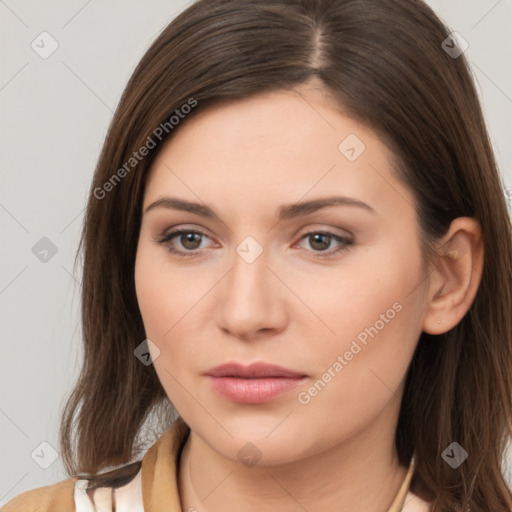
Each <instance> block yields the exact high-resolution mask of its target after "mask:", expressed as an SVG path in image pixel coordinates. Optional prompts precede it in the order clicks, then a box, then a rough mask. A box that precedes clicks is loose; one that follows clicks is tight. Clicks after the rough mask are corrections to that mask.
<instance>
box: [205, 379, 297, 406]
mask: <svg viewBox="0 0 512 512" xmlns="http://www.w3.org/2000/svg"><path fill="white" fill-rule="evenodd" d="M209 378H210V381H211V383H212V386H213V388H214V389H215V390H216V391H217V392H218V393H220V394H221V395H222V396H224V397H225V398H228V399H229V400H232V401H233V402H237V403H239V404H262V403H265V402H269V401H270V400H273V399H274V398H277V397H278V396H279V395H282V394H283V393H286V392H287V391H290V390H292V389H294V388H296V387H297V386H298V385H299V384H301V383H302V382H304V381H305V380H306V378H307V377H294V378H292V377H265V378H261V379H242V378H238V377H209Z"/></svg>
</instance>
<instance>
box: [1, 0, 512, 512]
mask: <svg viewBox="0 0 512 512" xmlns="http://www.w3.org/2000/svg"><path fill="white" fill-rule="evenodd" d="M411 35H414V37H411ZM511 242H512V240H511V225H510V219H509V217H508V214H507V210H506V204H505V198H504V194H503V189H502V186H501V182H500V177H499V174H498V171H497V168H496V163H495V160H494V157H493V153H492V150H491V146H490V143H489V140H488V136H487V132H486V129H485V125H484V121H483V116H482V112H481V108H480V105H479V103H478V99H477V95H476V93H475V88H474V85H473V83H472V80H471V78H470V74H469V72H468V67H467V63H466V61H465V59H464V55H463V54H462V48H461V46H460V43H459V42H458V41H457V39H456V37H455V36H453V35H452V34H450V31H449V30H448V29H447V28H446V27H444V26H443V25H442V23H441V22H440V21H439V19H438V18H437V17H436V16H435V15H434V13H433V12H432V11H431V9H430V8H428V7H427V6H426V5H425V4H424V3H422V2H421V1H419V0H412V1H411V0H351V1H350V0H327V1H320V0H316V1H314V0H302V1H301V0H294V1H277V2H266V1H264V0H256V1H250V2H249V1H245V0H244V1H237V2H232V1H227V0H215V1H206V0H200V1H198V2H196V3H194V4H193V5H191V6H190V7H189V8H188V9H187V10H186V11H184V12H183V13H182V14H181V15H180V16H178V17H177V18H176V19H175V20H174V21H173V22H172V23H171V24H170V25H169V26H168V27H167V28H166V29H165V30H164V31H163V32H162V34H161V35H160V36H159V37H158V38H157V40H156V41H155V42H154V44H153V45H152V46H151V48H150V49H149V50H148V51H147V53H146V54H145V55H144V57H143V58H142V60H141V62H140V64H139V65H138V67H137V69H136V70H135V72H134V74H133V76H132V77H131V79H130V81H129V83H128V85H127V87H126V90H125V92H124V94H123V97H122V99H121V101H120V104H119V107H118V109H117V111H116V114H115V116H114V119H113V121H112V124H111V128H110V130H109V133H108V136H107V139H106V141H105V145H104V148H103V151H102V154H101V157H100V161H99V163H98V167H97V169H96V173H95V176H94V180H93V185H92V188H91V194H90V200H89V203H88V209H87V217H86V222H85V226H84V231H83V237H82V243H81V248H83V250H84V252H83V257H84V261H83V263H84V269H83V296H82V299H83V311H82V313H83V333H84V349H85V356H84V365H83V369H82V373H81V376H80V379H79V381H78V383H77V385H76V387H75V389H74V391H73V394H72V395H71V397H70V399H69V401H68V404H67V407H66V409H65V411H64V414H63V422H62V429H61V452H62V456H63V458H64V461H65V464H66V468H67V471H68V473H69V475H73V476H70V478H69V479H67V480H65V481H62V482H59V483H56V484H54V485H52V486H48V487H44V488H40V489H36V490H32V491H28V492H26V493H23V494H22V495H20V496H19V497H17V498H15V499H14V500H12V501H11V502H10V503H9V504H8V505H7V506H6V507H5V510H6V512H10V511H12V510H45V511H46V510H48V511H50V510H51V511H57V510H79V511H85V510H94V507H93V504H92V503H93V502H95V504H96V506H98V508H99V509H100V510H103V511H105V510H116V511H117V512H119V511H124V510H138V511H139V510H145V511H151V512H155V511H161V510H188V511H194V510H197V511H217V510H241V511H249V510H250V511H252V510H259V511H265V510H309V511H313V510H344V511H345V512H351V511H361V510H365V511H375V512H377V511H388V512H397V511H399V510H404V511H407V512H410V511H420V510H422V511H426V510H430V511H434V512H440V511H454V510H460V511H466V510H468V511H469V510H472V511H476V510H478V511H493V512H497V511H510V510H512V495H511V491H510V489H509V488H508V486H507V482H506V481H505V479H504V476H503V473H502V468H501V464H502V461H503V454H504V447H505V442H506V440H507V437H506V436H507V435H509V434H510V418H511V412H512V396H511V394H512V382H511V374H510V369H511V367H512V351H511V343H510V342H511V337H512V324H511V318H510V311H511V306H512V297H511V293H510V289H511V286H510V285H511V284H512V266H511V261H512V243H511ZM171 404H172V405H171ZM176 412H177V419H175V418H176ZM151 428H154V432H153V433H154V434H156V436H157V437H158V440H156V441H155V442H154V443H153V444H152V446H151V447H150V449H149V450H148V451H147V452H146V453H145V455H144V457H143V458H142V461H141V460H140V457H137V453H138V451H139V450H141V449H142V448H141V447H143V446H144V436H146V440H147V436H149V435H150V432H151ZM107 468H115V469H113V470H111V471H109V472H105V470H106V469H107Z"/></svg>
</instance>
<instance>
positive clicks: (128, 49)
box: [0, 0, 512, 506]
mask: <svg viewBox="0 0 512 512" xmlns="http://www.w3.org/2000/svg"><path fill="white" fill-rule="evenodd" d="M428 3H429V4H430V5H431V6H432V7H433V8H434V9H435V10H436V12H437V13H438V14H439V15H440V16H441V17H442V18H443V19H444V20H445V22H447V23H448V24H449V25H450V26H451V27H452V29H453V30H456V31H457V32H459V33H460V34H461V35H462V36H463V37H464V39H466V40H467V41H468V43H469V48H468V49H467V51H466V55H467V56H468V57H469V61H470V63H471V66H472V69H473V72H474V75H475V78H476V80H477V84H478V88H479V92H480V95H481V99H482V102H483V105H484V109H485V113H486V117H487V122H488V127H489V131H490V134H491V138H492V142H493V145H494V148H495V151H496V156H497V159H498V163H499V165H500V169H501V171H502V175H503V179H504V182H505V184H506V186H507V196H508V197H509V198H512V173H511V172H512V171H511V166H512V145H511V144H510V140H509V138H510V135H509V133H510V126H512V68H511V66H510V62H512V44H511V39H512V37H511V30H510V27H512V0H500V1H496V0H473V1H467V0H449V1H448V0H447V1H441V0H430V1H429V2H428ZM187 5H188V2H183V1H177V0H173V1H167V2H158V1H155V0H153V1H145V2H142V1H141V0H138V1H130V2H127V1H125V2H122V1H121V0H116V1H114V0H109V1H103V2H100V1H99V0H89V1H68V2H57V1H46V2H37V1H35V0H34V1H25V0H6V1H2V0H0V16H1V22H2V29H1V31H0V38H1V52H2V54H1V57H0V62H1V63H2V68H1V71H0V108H1V112H2V124H1V126H0V130H1V132H0V140H1V144H2V151H1V152H0V158H1V165H0V169H1V173H2V188H1V192H0V223H1V233H2V238H3V240H2V253H1V257H2V260H1V261H2V263H1V273H0V308H1V309H0V311H1V315H2V323H1V326H2V338H1V343H2V346H1V351H2V352H1V353H2V358H1V367H0V379H1V386H2V387H1V389H2V394H1V400H0V429H1V433H2V435H1V438H0V439H1V472H0V506H1V505H3V504H5V503H6V502H7V501H9V500H10V499H11V498H13V497H14V496H16V495H17V494H19V493H20V492H22V491H25V490H27V489H32V488H35V487H40V486H42V485H48V484H52V483H55V482H57V481H60V480H63V479H64V478H66V475H65V473H64V471H63V467H62V464H61V460H60V458H58V453H56V452H54V450H57V448H58V441H57V439H58V438H57V433H58V421H59V413H60V410H61V407H62V406H63V404H64V398H65V395H66V394H67V393H68V391H69V389H70V387H71V385H72V383H73V381H74V379H75V377H76V375H77V373H78V368H79V364H80V356H81V347H80V325H79V314H78V312H79V304H80V300H79V295H78V281H79V279H80V276H73V274H72V268H73V258H74V254H75V251H76V247H77V243H78V239H79V232H80V227H81V223H82V220H83V211H84V207H85V201H86V195H87V191H88V187H89V184H90V181H91V177H92V173H93V170H94V167H95V164H96V161H97V158H98V155H99V151H100V148H101V144H102V142H103V139H104V136H105V134H106V130H107V127H108V124H109V122H110V120H111V117H112V113H113V110H114V108H115V106H116V104H117V102H118V101H119V98H120V96H121V93H122V90H123V88H124V86H125V84H126V81H127V80H128V78H129V76H130V74H131V72H132V71H133V69H134V67H135V66H136V64H137V62H138V61H139V59H140V58H141V57H142V55H143V53H144V52H145V50H146V49H147V48H148V46H149V44H150V43H151V42H152V41H153V40H154V38H155V37H156V36H157V35H158V33H159V32H160V30H161V29H162V28H163V27H164V26H165V25H166V24H167V23H168V22H169V21H170V20H171V19H172V18H173V17H175V16H176V14H177V13H179V12H181V11H182V10H183V9H184V8H185V7H186V6H187ZM43 31H47V32H48V33H49V34H51V36H52V37H53V38H54V39H55V40H56V41H57V43H58V48H57V50H56V51H55V52H54V53H53V54H52V55H51V56H49V57H48V58H46V59H43V58H41V57H40V56H39V54H38V53H36V51H34V49H32V47H31V43H32V41H34V40H35V41H36V43H38V41H40V38H38V36H39V35H40V34H41V32H43ZM411 37H414V34H411ZM36 43H34V44H36ZM39 44H40V45H41V43H39ZM440 44H441V41H440ZM48 48H50V40H49V39H46V42H45V49H48ZM40 51H42V50H40ZM507 62H508V63H509V64H507ZM509 202H510V199H509ZM43 237H47V238H48V239H49V240H51V243H52V244H53V245H54V246H55V248H56V249H57V252H56V254H55V255H53V256H52V252H51V248H50V252H49V253H48V254H47V255H46V259H47V261H46V262H43V261H41V260H40V259H39V258H41V257H44V254H43V253H41V254H40V255H39V257H36V254H34V252H33V250H32V248H33V247H34V246H35V245H36V244H37V243H38V242H39V241H40V239H41V238H43ZM39 243H40V244H43V245H44V244H48V242H47V241H46V242H39ZM36 247H39V246H36ZM36 252H37V251H36ZM41 443H48V444H42V445H41ZM54 457H56V458H55V460H54ZM508 460H509V462H510V464H509V467H512V457H509V458H508ZM52 462H53V463H52ZM41 466H43V467H41ZM44 466H48V467H47V468H46V469H44Z"/></svg>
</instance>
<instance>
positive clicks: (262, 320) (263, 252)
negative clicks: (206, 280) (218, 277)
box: [218, 237, 280, 337]
mask: <svg viewBox="0 0 512 512" xmlns="http://www.w3.org/2000/svg"><path fill="white" fill-rule="evenodd" d="M268 255H269V251H268V249H264V248H263V246H262V245H261V244H260V243H258V242H257V241H256V240H255V239H254V238H253V237H247V238H246V239H244V240H243V241H242V242H241V243H240V244H239V245H238V246H237V247H236V248H235V252H234V254H233V258H232V266H231V271H230V272H229V275H228V276H227V279H226V281H225V283H224V288H223V290H222V293H221V295H222V297H221V298H220V302H219V304H218V307H219V311H220V322H221V324H222V327H223V328H224V329H227V330H229V331H231V332H232V333H233V334H235V335H237V336H241V337H248V336H250V335H251V334H252V333H255V332H256V331H258V330H261V329H263V328H270V327H276V325H277V322H278V320H277V319H278V315H279V313H278V307H277V299H278V297H277V294H276V289H275V287H274V286H273V283H272V282H271V280H272V277H273V276H271V274H272V272H270V270H269V269H268V268H267V265H268V264H269V258H268ZM279 317H280V315H279Z"/></svg>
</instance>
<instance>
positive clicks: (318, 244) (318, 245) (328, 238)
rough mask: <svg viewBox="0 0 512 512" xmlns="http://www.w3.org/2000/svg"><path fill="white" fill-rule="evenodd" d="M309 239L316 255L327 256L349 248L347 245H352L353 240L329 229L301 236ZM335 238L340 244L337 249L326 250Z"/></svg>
mask: <svg viewBox="0 0 512 512" xmlns="http://www.w3.org/2000/svg"><path fill="white" fill-rule="evenodd" d="M305 239H307V240H309V241H310V245H311V247H313V248H314V251H313V252H314V253H316V254H314V255H315V256H319V257H326V256H331V255H333V254H335V253H339V252H341V251H344V250H346V249H347V246H349V245H352V243H353V242H352V240H350V239H349V238H346V237H344V236H341V235H336V234H334V233H331V232H329V231H311V232H310V233H306V234H305V235H303V236H302V237H301V240H305ZM333 240H335V241H337V242H338V243H339V244H340V247H338V248H337V249H335V250H331V251H325V249H326V248H328V247H329V246H330V244H331V242H332V241H333Z"/></svg>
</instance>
